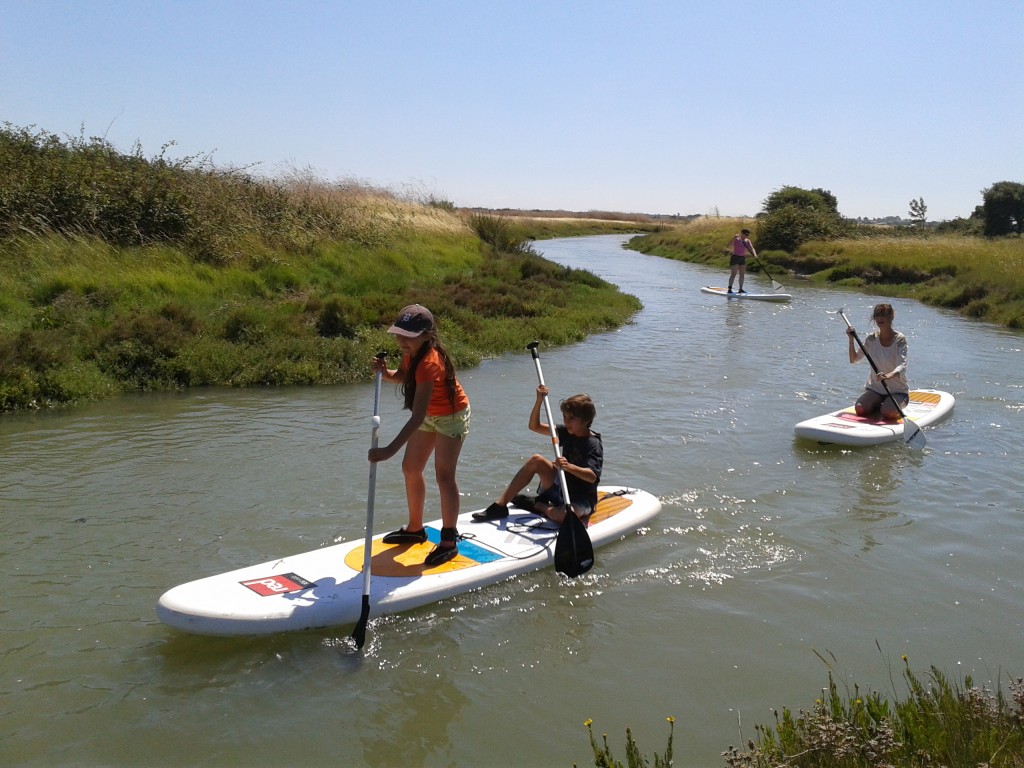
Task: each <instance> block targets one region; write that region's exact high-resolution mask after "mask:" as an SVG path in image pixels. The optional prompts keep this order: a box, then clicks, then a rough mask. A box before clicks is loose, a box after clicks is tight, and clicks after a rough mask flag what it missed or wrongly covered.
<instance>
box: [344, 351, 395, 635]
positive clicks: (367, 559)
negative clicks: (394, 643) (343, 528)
mask: <svg viewBox="0 0 1024 768" xmlns="http://www.w3.org/2000/svg"><path fill="white" fill-rule="evenodd" d="M386 357H387V353H386V352H378V353H377V359H378V360H384V358H386ZM382 377H383V374H382V372H381V371H380V369H379V368H378V369H377V375H376V376H375V377H374V378H375V382H374V388H373V419H371V420H370V448H371V450H372V449H373V448H376V447H377V440H378V435H379V433H380V380H381V378H382ZM376 495H377V462H375V461H371V462H370V490H369V491H368V492H367V494H366V543H365V544H364V545H363V610H362V612H361V613H360V614H359V621H358V622H357V623H356V628H355V629H354V630H352V640H353V641H354V642H355V644H356V650H359V649H360V648H362V647H363V643H365V642H366V623H367V621H369V619H370V566H371V563H372V561H373V502H374V497H375V496H376Z"/></svg>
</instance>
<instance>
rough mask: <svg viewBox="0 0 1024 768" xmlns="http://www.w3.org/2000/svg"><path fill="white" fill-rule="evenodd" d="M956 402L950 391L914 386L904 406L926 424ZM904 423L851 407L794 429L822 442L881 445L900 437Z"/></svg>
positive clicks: (917, 421) (909, 415) (910, 416)
mask: <svg viewBox="0 0 1024 768" xmlns="http://www.w3.org/2000/svg"><path fill="white" fill-rule="evenodd" d="M955 402H956V399H955V398H954V397H953V395H951V394H949V392H942V391H940V390H937V389H915V390H911V392H910V402H909V403H907V405H906V406H905V407H904V408H903V413H904V414H905V415H906V416H907V418H908V419H912V420H913V421H914V423H915V424H917V426H919V427H922V428H923V427H927V426H928V425H929V424H934V423H935V422H937V421H940V420H941V419H944V418H945V417H946V416H948V415H949V413H950V412H951V411H952V410H953V405H954V403H955ZM904 426H905V425H904V422H903V419H896V420H895V421H890V420H888V419H883V418H880V417H879V416H878V415H877V414H875V415H874V416H870V417H867V418H865V417H863V416H858V415H857V414H856V413H855V412H854V410H853V408H852V407H849V408H841V409H839V410H838V411H832V412H831V413H826V414H825V415H824V416H815V417H814V418H813V419H807V420H806V421H801V422H800V423H799V424H797V425H796V427H794V428H793V431H794V432H795V433H796V436H797V437H801V438H806V439H808V440H817V441H818V442H819V443H837V444H839V445H878V444H879V443H891V442H895V441H896V440H901V439H902V438H903V434H904V432H903V431H904Z"/></svg>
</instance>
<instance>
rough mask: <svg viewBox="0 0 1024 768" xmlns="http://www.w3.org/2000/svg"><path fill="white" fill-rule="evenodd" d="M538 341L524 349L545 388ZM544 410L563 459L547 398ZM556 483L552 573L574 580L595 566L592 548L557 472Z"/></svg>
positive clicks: (556, 450) (584, 527) (556, 452)
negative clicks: (561, 512) (558, 515)
mask: <svg viewBox="0 0 1024 768" xmlns="http://www.w3.org/2000/svg"><path fill="white" fill-rule="evenodd" d="M538 346H540V342H539V341H531V342H530V343H529V344H527V345H526V348H527V349H528V350H530V354H532V355H533V364H534V366H535V367H536V368H537V381H538V382H539V383H540V385H541V386H542V387H543V386H546V385H545V384H544V373H543V372H542V371H541V369H540V355H539V354H537V347H538ZM544 410H545V412H546V413H547V417H548V430H549V431H550V432H551V444H552V445H553V446H554V448H555V458H556V459H559V458H561V456H562V450H561V448H560V447H559V445H558V432H557V430H556V429H555V420H554V418H553V417H552V415H551V403H550V402H548V396H547V395H544ZM558 482H559V484H560V485H561V486H562V501H563V502H564V504H565V518H564V519H563V520H562V526H561V527H560V528H559V529H558V536H557V537H556V539H555V570H556V571H558V572H559V573H564V574H565V575H566V576H569V577H572V578H575V577H576V576H580V575H582V574H584V573H586V572H587V571H589V570H590V569H591V568H593V566H594V544H593V542H591V541H590V534H589V533H587V526H585V525H584V524H583V521H582V520H580V519H579V517H577V516H576V513H575V512H574V511H573V509H572V506H571V505H570V503H569V486H568V485H567V484H566V482H565V472H564V471H562V469H559V470H558Z"/></svg>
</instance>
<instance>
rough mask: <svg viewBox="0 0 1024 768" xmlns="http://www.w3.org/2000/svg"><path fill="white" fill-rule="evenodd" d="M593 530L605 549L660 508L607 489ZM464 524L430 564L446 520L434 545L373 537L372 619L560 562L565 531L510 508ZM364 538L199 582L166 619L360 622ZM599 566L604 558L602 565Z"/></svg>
mask: <svg viewBox="0 0 1024 768" xmlns="http://www.w3.org/2000/svg"><path fill="white" fill-rule="evenodd" d="M598 496H599V500H598V503H597V509H595V511H594V513H593V514H592V515H591V517H590V521H589V526H588V528H587V532H588V533H589V534H590V540H591V542H592V543H593V545H594V548H595V549H597V548H598V547H600V546H601V545H603V544H607V543H609V542H611V541H616V540H618V539H619V538H620V537H622V536H623V535H625V534H628V533H633V532H634V531H636V530H637V529H639V528H641V527H642V526H643V525H644V524H645V523H647V522H648V521H649V520H651V519H652V518H653V517H654V516H655V515H657V514H658V512H659V511H661V502H660V501H658V499H657V498H655V497H654V496H653V495H651V494H650V493H647V492H646V491H641V490H636V489H629V488H624V487H621V486H601V487H600V489H599V492H598ZM471 514H472V513H469V512H467V513H465V514H463V515H461V516H460V517H459V525H458V528H459V533H460V534H462V536H464V537H465V539H464V540H462V541H460V542H459V554H458V555H457V556H456V557H454V558H453V559H451V560H449V561H448V562H447V563H443V564H441V565H439V566H436V567H434V568H429V567H426V566H425V565H424V564H423V558H424V557H426V555H427V553H428V552H430V550H431V549H433V547H434V544H436V543H437V541H438V540H439V538H440V531H441V521H440V520H435V521H433V522H430V523H427V525H426V528H427V535H428V538H429V541H428V542H427V543H425V544H384V543H383V542H382V541H381V538H383V534H381V535H379V536H375V537H374V539H373V554H372V559H371V582H370V618H371V619H373V618H377V617H380V616H382V615H385V614H389V613H398V612H400V611H407V610H409V609H412V608H417V607H419V606H422V605H427V604H429V603H434V602H437V601H438V600H443V599H445V598H447V597H451V596H453V595H458V594H461V593H463V592H468V591H469V590H471V589H477V588H479V587H483V586H486V585H488V584H494V583H495V582H498V581H503V580H505V579H508V578H510V577H512V576H515V575H517V574H520V573H526V572H527V571H533V570H536V569H538V568H543V567H545V566H549V565H552V564H553V563H554V556H555V538H556V536H557V535H558V527H557V526H556V525H555V524H554V523H551V522H550V521H547V520H546V519H545V518H543V517H541V516H540V515H535V514H531V513H529V512H524V511H522V510H519V509H516V508H515V507H511V508H510V509H509V515H508V517H506V518H503V519H501V520H494V521H488V522H473V521H472V518H471V516H470V515H471ZM364 547H365V540H364V539H359V540H358V541H347V542H344V543H342V544H335V545H331V546H328V547H322V548H320V549H316V550H313V551H312V552H304V553H302V554H298V555H292V556H290V557H282V558H279V559H276V560H268V561H267V562H265V563H260V564H259V565H252V566H248V567H246V568H240V569H238V570H236V571H231V572H229V573H222V574H220V575H217V576H208V577H206V578H201V579H198V580H197V581H191V582H188V583H187V584H182V585H180V586H177V587H174V588H173V589H170V590H168V591H167V592H165V593H164V594H163V595H162V596H161V597H160V600H159V602H158V603H157V606H156V613H157V616H158V617H159V618H160V620H161V621H163V622H164V623H165V624H168V625H170V626H172V627H174V628H176V629H180V630H184V631H185V632H191V633H194V634H200V635H262V634H271V633H275V632H288V631H294V630H303V629H314V628H319V627H332V626H341V625H345V624H355V623H356V622H357V621H358V620H359V617H360V613H361V610H362V597H363V575H362V570H363V556H364ZM597 562H598V564H600V558H598V560H597Z"/></svg>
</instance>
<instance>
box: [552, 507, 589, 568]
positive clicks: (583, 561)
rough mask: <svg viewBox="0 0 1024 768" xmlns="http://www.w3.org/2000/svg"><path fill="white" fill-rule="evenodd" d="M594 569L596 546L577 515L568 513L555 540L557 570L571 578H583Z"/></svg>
mask: <svg viewBox="0 0 1024 768" xmlns="http://www.w3.org/2000/svg"><path fill="white" fill-rule="evenodd" d="M593 567H594V545H593V543H592V542H591V541H590V534H589V533H587V526H585V525H584V524H583V521H582V520H580V519H579V518H578V517H577V516H576V514H575V513H573V512H572V511H566V515H565V520H564V521H563V522H562V527H561V528H559V529H558V538H556V539H555V570H556V571H558V572H559V573H564V574H565V575H566V576H568V577H570V578H576V577H577V576H581V575H583V574H584V573H586V572H587V571H589V570H590V569H591V568H593Z"/></svg>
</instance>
